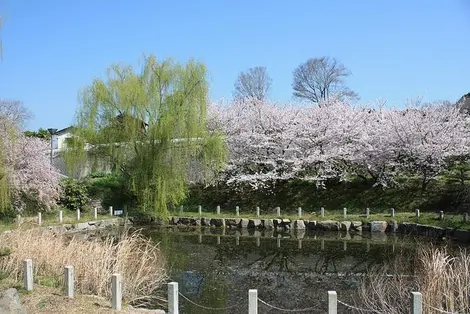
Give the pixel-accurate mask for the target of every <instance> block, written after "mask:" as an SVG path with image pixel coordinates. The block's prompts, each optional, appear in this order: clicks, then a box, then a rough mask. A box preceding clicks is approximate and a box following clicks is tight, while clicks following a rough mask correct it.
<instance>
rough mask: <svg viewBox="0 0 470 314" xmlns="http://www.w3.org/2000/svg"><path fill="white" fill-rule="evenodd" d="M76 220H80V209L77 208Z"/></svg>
mask: <svg viewBox="0 0 470 314" xmlns="http://www.w3.org/2000/svg"><path fill="white" fill-rule="evenodd" d="M77 221H80V209H77Z"/></svg>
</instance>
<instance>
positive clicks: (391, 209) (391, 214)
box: [390, 208, 395, 217]
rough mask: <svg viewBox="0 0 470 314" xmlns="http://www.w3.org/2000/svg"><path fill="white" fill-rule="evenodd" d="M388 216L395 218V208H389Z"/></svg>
mask: <svg viewBox="0 0 470 314" xmlns="http://www.w3.org/2000/svg"><path fill="white" fill-rule="evenodd" d="M390 216H392V217H395V208H390Z"/></svg>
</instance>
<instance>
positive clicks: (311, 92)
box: [292, 57, 358, 104]
mask: <svg viewBox="0 0 470 314" xmlns="http://www.w3.org/2000/svg"><path fill="white" fill-rule="evenodd" d="M293 74H294V79H293V82H292V88H293V89H294V93H293V94H294V96H295V97H297V98H302V99H308V100H310V101H311V102H313V103H317V104H320V103H321V101H324V100H327V99H329V98H330V97H338V98H341V99H343V98H357V97H358V96H357V94H356V93H355V92H354V91H352V90H350V89H349V88H348V87H347V86H346V85H345V82H344V79H345V78H346V77H348V76H349V75H351V72H350V71H349V70H348V69H347V68H346V67H345V66H344V65H343V64H342V63H340V62H338V61H337V60H336V59H334V58H329V57H321V58H312V59H308V60H307V62H305V63H302V64H300V65H299V66H298V67H297V68H296V69H295V70H294V73H293Z"/></svg>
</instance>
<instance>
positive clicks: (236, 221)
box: [225, 218, 241, 228]
mask: <svg viewBox="0 0 470 314" xmlns="http://www.w3.org/2000/svg"><path fill="white" fill-rule="evenodd" d="M240 221H241V219H240V218H230V219H225V226H227V227H230V228H237V227H238V225H240Z"/></svg>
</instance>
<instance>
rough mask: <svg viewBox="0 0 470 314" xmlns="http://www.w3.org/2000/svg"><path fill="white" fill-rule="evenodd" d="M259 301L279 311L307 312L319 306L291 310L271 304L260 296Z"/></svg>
mask: <svg viewBox="0 0 470 314" xmlns="http://www.w3.org/2000/svg"><path fill="white" fill-rule="evenodd" d="M258 301H259V302H261V303H263V304H264V305H266V306H269V307H271V308H273V309H275V310H278V311H283V312H307V311H311V310H316V309H317V308H316V307H309V308H306V309H293V310H289V309H283V308H280V307H277V306H274V305H272V304H269V303H268V302H265V301H263V300H261V299H260V298H258Z"/></svg>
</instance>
